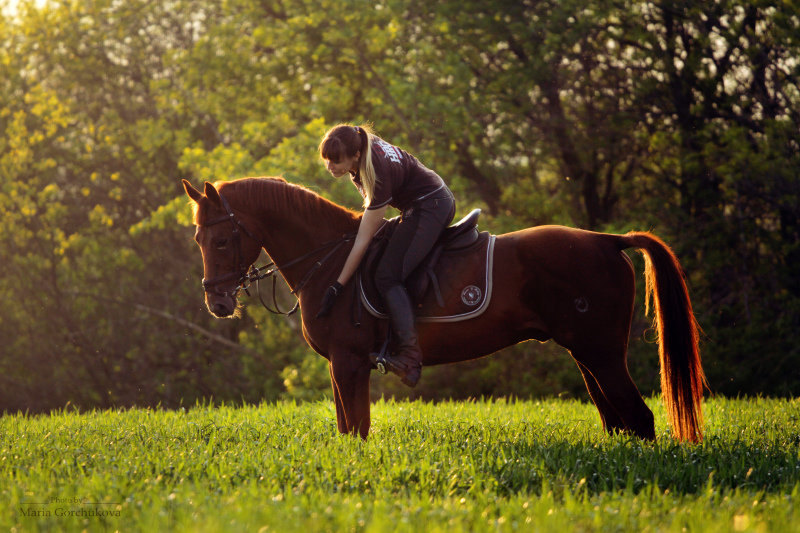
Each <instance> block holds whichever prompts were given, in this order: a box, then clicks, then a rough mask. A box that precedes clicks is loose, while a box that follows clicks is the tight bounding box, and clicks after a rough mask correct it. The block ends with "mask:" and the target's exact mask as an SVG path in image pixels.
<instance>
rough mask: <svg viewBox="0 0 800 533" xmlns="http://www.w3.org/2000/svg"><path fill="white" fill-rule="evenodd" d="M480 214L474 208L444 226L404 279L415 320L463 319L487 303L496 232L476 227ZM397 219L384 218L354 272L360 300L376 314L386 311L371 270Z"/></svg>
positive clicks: (370, 311)
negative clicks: (384, 221)
mask: <svg viewBox="0 0 800 533" xmlns="http://www.w3.org/2000/svg"><path fill="white" fill-rule="evenodd" d="M480 213H481V211H480V209H475V210H473V211H472V212H471V213H469V214H468V215H467V216H465V217H464V218H463V219H462V220H460V221H459V222H457V223H456V224H453V225H452V226H450V227H448V228H445V230H444V231H443V232H442V236H441V237H440V238H439V241H438V242H437V243H436V245H435V246H434V247H433V249H432V250H431V252H430V253H429V254H428V255H427V256H426V257H425V259H423V260H422V262H421V263H420V264H419V266H418V267H417V268H416V269H415V270H414V272H412V274H411V276H409V278H408V279H407V280H406V289H407V290H408V294H409V296H410V297H411V301H412V302H413V303H414V308H415V314H416V316H417V320H418V321H420V322H457V321H460V320H466V319H469V318H473V317H476V316H478V315H480V314H481V313H483V311H484V310H485V309H486V307H487V306H488V305H489V301H490V299H491V294H492V266H493V252H494V241H495V237H494V235H490V234H489V233H488V232H486V231H483V232H479V231H478V228H477V222H478V217H479V215H480ZM399 222H400V220H399V217H398V218H394V219H391V220H388V221H387V222H386V223H385V224H384V225H383V226H382V227H381V229H379V230H378V232H377V233H376V234H375V236H374V237H373V238H372V243H371V244H370V248H369V249H368V250H367V253H366V255H365V258H364V260H363V261H362V263H361V267H360V268H359V270H358V274H357V281H358V292H359V297H360V300H361V303H362V304H363V306H364V308H366V309H367V311H368V312H369V313H370V314H372V315H373V316H375V317H378V318H388V316H389V315H388V313H387V312H386V309H385V307H384V305H383V301H382V300H381V297H380V294H379V292H378V289H377V288H376V287H375V281H374V280H375V269H376V268H377V265H378V261H379V260H380V258H381V256H382V255H383V252H384V250H385V249H386V245H387V244H388V242H389V238H390V237H391V236H392V233H393V232H394V230H395V228H396V227H397V224H398V223H399ZM356 321H357V320H356Z"/></svg>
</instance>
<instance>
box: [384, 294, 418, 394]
mask: <svg viewBox="0 0 800 533" xmlns="http://www.w3.org/2000/svg"><path fill="white" fill-rule="evenodd" d="M383 302H384V303H385V304H386V308H387V309H388V311H389V316H390V317H391V322H392V330H393V331H394V335H395V339H396V342H395V350H394V353H393V354H392V356H391V357H388V358H387V360H386V362H387V363H388V366H389V370H391V371H392V372H394V373H395V374H397V375H398V376H400V380H401V381H402V382H403V383H405V384H406V385H408V386H409V387H414V386H416V384H417V382H418V381H419V378H420V374H421V372H422V352H421V351H420V349H419V343H418V342H417V329H416V327H415V325H414V309H413V307H412V305H411V298H409V296H408V292H407V291H406V289H405V287H403V286H402V285H396V286H394V287H392V288H391V289H389V290H388V291H386V293H385V294H384V295H383Z"/></svg>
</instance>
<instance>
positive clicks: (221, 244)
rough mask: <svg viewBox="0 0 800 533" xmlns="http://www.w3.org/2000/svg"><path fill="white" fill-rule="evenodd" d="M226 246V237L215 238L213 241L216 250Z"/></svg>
mask: <svg viewBox="0 0 800 533" xmlns="http://www.w3.org/2000/svg"><path fill="white" fill-rule="evenodd" d="M226 246H228V239H217V240H216V241H214V247H215V248H216V249H217V250H224V249H225V247H226Z"/></svg>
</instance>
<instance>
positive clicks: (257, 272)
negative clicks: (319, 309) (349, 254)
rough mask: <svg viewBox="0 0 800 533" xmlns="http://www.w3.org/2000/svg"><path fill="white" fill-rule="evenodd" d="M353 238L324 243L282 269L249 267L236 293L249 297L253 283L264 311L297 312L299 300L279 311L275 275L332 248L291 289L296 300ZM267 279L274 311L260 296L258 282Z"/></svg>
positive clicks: (345, 236) (270, 266)
mask: <svg viewBox="0 0 800 533" xmlns="http://www.w3.org/2000/svg"><path fill="white" fill-rule="evenodd" d="M354 238H355V234H347V235H343V236H342V237H341V238H340V239H337V240H335V241H329V242H326V243H325V244H323V245H322V246H320V247H318V248H315V249H313V250H311V251H310V252H308V253H306V254H304V255H302V256H300V257H298V258H296V259H293V260H291V261H289V262H288V263H286V264H285V265H283V266H282V267H279V266H277V265H276V264H275V263H274V262H272V263H268V264H266V265H264V266H261V267H255V266H253V267H250V270H249V271H248V272H247V274H245V275H244V276H243V277H242V278H241V279H239V286H238V287H237V288H236V291H237V292H238V291H240V290H243V291H244V292H245V293H246V294H247V295H248V296H250V291H249V288H250V285H251V284H252V283H253V282H255V283H256V290H257V292H258V299H259V300H260V301H261V305H263V306H264V309H266V310H267V311H269V312H270V313H273V314H275V315H286V316H289V315H292V314H294V313H295V312H297V309H299V307H300V299H299V298H298V299H297V302H296V303H295V304H294V307H292V308H291V309H290V310H289V311H288V312H287V311H281V310H280V307H279V306H278V300H277V297H276V295H275V284H276V283H277V281H278V277H277V276H276V274H277V273H278V272H280V271H281V270H283V269H286V268H289V267H290V266H292V265H294V264H296V263H300V262H301V261H304V260H306V259H308V258H309V257H311V256H313V255H315V254H317V253H319V252H321V251H323V250H325V249H326V248H330V247H331V246H332V247H333V248H332V249H331V250H330V251H329V252H328V253H327V254H325V257H323V258H322V259H320V260H319V261H317V262H316V263H314V266H313V267H311V269H310V270H309V271H308V272H306V275H305V276H303V279H301V280H300V283H298V284H297V286H296V287H295V288H294V289H292V291H291V293H292V294H293V295H294V297H295V298H297V294H298V293H299V292H300V291H301V290H303V287H305V286H306V285H307V284H308V282H309V281H310V280H311V277H312V276H313V275H314V274H315V273H316V272H317V270H319V269H320V268H321V267H322V265H324V264H325V262H326V261H327V260H328V259H330V257H331V256H332V255H333V254H335V253H336V252H337V251H338V250H339V248H341V247H342V245H343V244H344V243H346V242H347V241H350V240H353V239H354ZM262 271H263V272H262ZM269 277H271V278H272V303H273V305H274V306H275V308H274V309H273V308H271V307H270V306H269V305H267V303H266V302H265V301H264V298H263V297H262V296H261V285H260V283H259V282H260V281H261V280H262V279H265V278H269Z"/></svg>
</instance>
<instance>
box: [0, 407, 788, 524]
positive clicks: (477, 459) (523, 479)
mask: <svg viewBox="0 0 800 533" xmlns="http://www.w3.org/2000/svg"><path fill="white" fill-rule="evenodd" d="M648 403H649V405H650V406H651V408H653V410H654V412H655V414H656V428H657V429H656V430H657V432H659V437H658V440H657V442H656V443H654V444H648V443H644V442H641V441H639V440H636V439H632V438H628V437H626V436H613V437H612V436H607V435H605V434H604V433H603V432H602V431H601V428H600V426H599V419H598V416H597V413H596V411H595V410H594V407H592V406H591V405H587V404H585V403H580V402H576V401H559V400H552V401H544V402H508V403H507V402H496V403H495V402H483V401H480V402H471V403H460V402H456V403H440V404H428V403H420V402H414V403H393V402H379V403H377V404H375V405H374V406H373V426H372V427H373V429H372V433H371V436H370V440H369V441H368V442H366V443H365V442H361V441H360V440H358V439H354V438H349V437H343V436H340V435H338V434H337V433H336V430H335V415H334V411H333V406H332V404H331V403H329V402H319V403H305V404H300V405H295V404H291V403H280V404H272V405H260V406H252V407H211V406H198V407H195V408H193V409H190V410H188V411H159V410H155V411H154V410H139V409H134V410H126V411H97V412H91V413H84V414H78V413H73V412H59V413H55V414H53V415H50V416H19V415H17V416H4V417H2V418H1V419H0V495H2V496H0V529H1V530H9V529H10V530H17V531H36V530H43V531H61V530H76V531H79V530H90V531H106V530H107V531H114V530H121V531H148V532H158V531H169V530H173V531H259V530H262V531H299V532H304V533H309V532H313V531H337V532H338V531H370V532H371V531H408V532H411V531H414V532H416V531H442V532H451V531H515V530H520V531H554V532H559V533H564V532H566V531H603V532H606V531H647V530H650V531H720V532H723V531H724V532H728V531H755V532H761V531H780V532H784V531H800V512H798V511H797V510H796V508H795V503H794V502H795V501H796V500H797V499H798V498H799V497H800V401H798V400H770V399H750V400H728V399H722V398H714V399H711V400H709V401H707V402H706V404H705V414H706V420H707V425H706V440H705V442H704V443H703V444H702V445H688V444H686V445H684V444H677V443H676V442H674V441H673V440H672V439H671V437H670V436H669V433H668V430H667V428H666V422H665V418H664V413H663V409H662V408H661V406H660V404H659V402H658V401H657V400H650V401H649V402H648ZM75 502H77V503H75ZM95 504H104V505H95ZM97 509H99V510H100V511H101V514H102V512H105V513H109V514H111V516H81V514H84V513H86V514H90V513H93V512H94V513H96V512H97V511H96V510H97ZM64 510H66V511H68V512H69V511H72V512H75V513H76V514H77V515H78V516H69V515H68V516H59V515H61V514H63V513H64ZM48 513H49V516H48Z"/></svg>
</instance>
